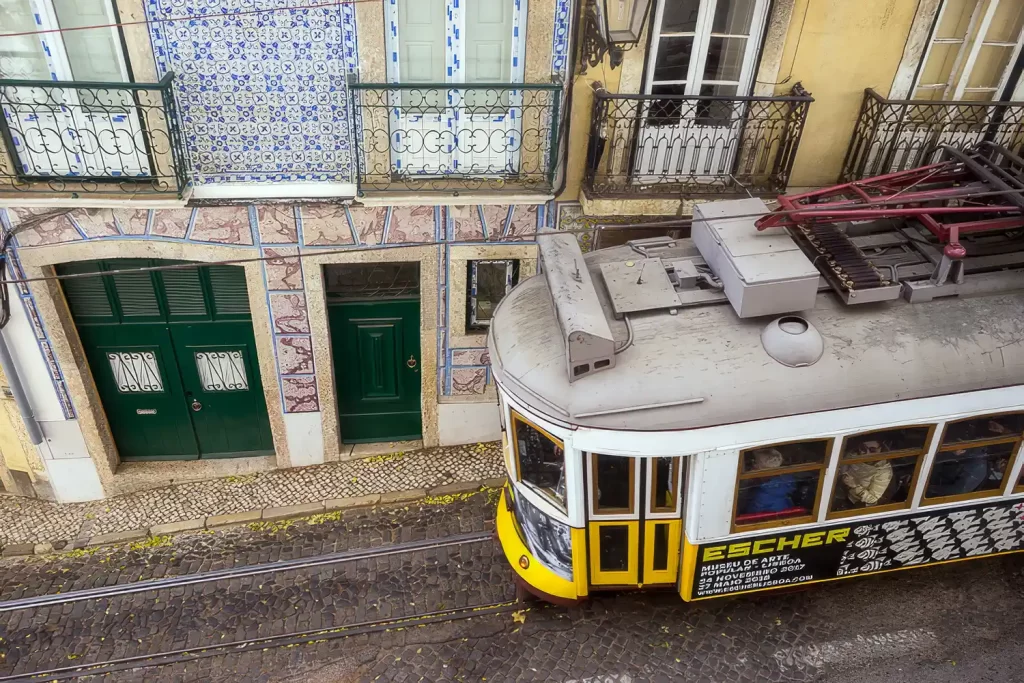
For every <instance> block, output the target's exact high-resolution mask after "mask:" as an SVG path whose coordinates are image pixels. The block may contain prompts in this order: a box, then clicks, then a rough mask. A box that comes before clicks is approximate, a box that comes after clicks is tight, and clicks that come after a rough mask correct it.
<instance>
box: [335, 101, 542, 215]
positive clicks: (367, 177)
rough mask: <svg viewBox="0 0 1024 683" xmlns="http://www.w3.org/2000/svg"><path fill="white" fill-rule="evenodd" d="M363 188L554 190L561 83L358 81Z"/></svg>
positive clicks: (357, 148) (356, 124)
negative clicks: (403, 83) (404, 83)
mask: <svg viewBox="0 0 1024 683" xmlns="http://www.w3.org/2000/svg"><path fill="white" fill-rule="evenodd" d="M350 89H351V94H352V117H351V118H352V125H353V132H352V138H353V140H354V143H355V144H354V150H353V151H354V154H355V159H356V161H355V165H356V178H357V182H358V186H359V195H360V196H364V195H365V194H366V193H368V192H416V193H423V192H427V193H442V194H448V195H456V196H457V195H458V194H459V193H461V192H467V191H468V192H510V193H541V194H548V193H550V192H551V191H552V188H553V186H554V176H555V166H556V162H557V158H558V142H559V141H558V131H559V125H558V122H559V106H560V104H561V93H562V89H561V86H560V85H558V84H525V83H515V84H507V83H506V84H472V85H470V84H458V85H455V84H451V83H448V84H420V83H418V84H409V85H402V84H390V83H389V84H381V83H352V84H351V85H350Z"/></svg>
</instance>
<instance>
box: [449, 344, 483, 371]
mask: <svg viewBox="0 0 1024 683" xmlns="http://www.w3.org/2000/svg"><path fill="white" fill-rule="evenodd" d="M490 364H491V356H490V354H489V353H488V352H487V349H486V348H484V349H452V367H459V366H463V367H466V366H470V367H471V366H481V367H485V366H489V365H490Z"/></svg>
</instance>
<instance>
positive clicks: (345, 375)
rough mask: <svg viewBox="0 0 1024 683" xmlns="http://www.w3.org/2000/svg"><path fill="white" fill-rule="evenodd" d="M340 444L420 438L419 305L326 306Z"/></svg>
mask: <svg viewBox="0 0 1024 683" xmlns="http://www.w3.org/2000/svg"><path fill="white" fill-rule="evenodd" d="M328 317H329V319H330V327H331V346H332V353H333V356H334V376H335V381H336V382H337V390H338V420H339V426H340V429H341V438H342V441H344V442H346V443H367V442H372V441H399V440H409V439H419V438H420V437H421V436H422V434H423V425H422V419H421V414H420V366H419V362H420V358H419V356H420V302H419V300H403V301H354V302H345V303H339V304H332V305H330V306H328Z"/></svg>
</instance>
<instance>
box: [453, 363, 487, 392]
mask: <svg viewBox="0 0 1024 683" xmlns="http://www.w3.org/2000/svg"><path fill="white" fill-rule="evenodd" d="M451 373H452V394H454V395H461V394H482V393H484V391H485V390H486V388H487V371H486V370H485V369H483V368H452V370H451Z"/></svg>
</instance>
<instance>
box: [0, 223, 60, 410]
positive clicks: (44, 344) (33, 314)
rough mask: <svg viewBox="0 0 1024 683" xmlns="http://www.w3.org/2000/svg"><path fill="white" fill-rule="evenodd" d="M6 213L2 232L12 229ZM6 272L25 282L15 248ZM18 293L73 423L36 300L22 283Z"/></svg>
mask: <svg viewBox="0 0 1024 683" xmlns="http://www.w3.org/2000/svg"><path fill="white" fill-rule="evenodd" d="M7 211H8V210H7V209H0V226H2V227H3V229H4V230H5V231H7V230H11V229H12V225H11V220H10V216H9V215H8V213H7ZM15 242H17V238H15ZM7 268H8V272H9V273H10V276H11V278H12V279H16V280H24V279H25V270H24V269H23V268H22V266H21V259H20V257H19V256H18V250H17V248H14V249H10V250H9V257H8V260H7ZM17 292H18V298H19V299H20V300H21V306H22V309H23V310H24V311H25V315H26V317H27V318H28V320H29V324H30V325H31V326H32V332H33V334H34V336H35V338H36V344H37V345H38V347H39V353H40V355H41V356H42V357H43V361H44V362H45V363H46V370H47V373H48V374H49V376H50V383H51V384H52V385H53V390H54V392H55V393H56V394H57V400H58V402H60V407H61V411H62V412H63V413H64V418H65V419H68V420H74V419H75V418H76V417H77V415H76V412H75V405H74V403H73V402H72V401H71V393H70V392H69V391H68V386H67V381H66V380H65V379H64V372H63V371H62V370H61V367H60V363H59V362H58V361H57V356H56V354H54V352H53V346H52V343H51V342H50V336H49V334H48V333H47V331H46V325H45V324H44V323H43V319H42V316H40V315H39V308H38V306H37V305H36V300H35V296H34V295H33V294H32V290H31V289H30V288H29V287H28V285H27V284H26V283H24V282H20V283H18V285H17Z"/></svg>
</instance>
